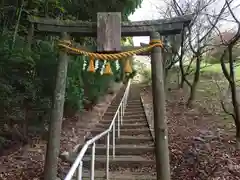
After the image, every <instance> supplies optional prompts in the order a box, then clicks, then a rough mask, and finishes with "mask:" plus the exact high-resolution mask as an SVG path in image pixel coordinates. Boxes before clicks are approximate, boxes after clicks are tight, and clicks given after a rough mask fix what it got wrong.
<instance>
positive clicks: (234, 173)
mask: <svg viewBox="0 0 240 180" xmlns="http://www.w3.org/2000/svg"><path fill="white" fill-rule="evenodd" d="M143 99H144V102H147V103H148V104H152V95H151V88H150V87H149V88H148V89H147V88H145V90H144V92H143ZM185 99H186V92H184V91H183V90H172V91H171V92H169V93H168V100H167V103H166V111H167V112H166V113H167V122H168V132H169V148H170V158H171V173H172V174H171V175H172V179H174V180H237V179H240V173H239V172H240V153H239V152H238V151H236V149H235V143H234V141H235V140H234V139H235V138H234V135H233V128H234V127H233V126H232V122H226V121H225V122H223V121H222V119H221V116H219V114H221V113H220V110H221V108H219V106H217V105H216V104H214V103H216V101H215V100H214V99H213V98H209V96H208V95H207V94H206V92H204V91H202V92H201V96H200V98H198V99H197V101H196V106H195V107H194V108H193V109H189V108H187V107H186V106H185V104H186V103H185ZM149 109H151V108H149ZM229 123H230V125H229ZM226 127H227V128H226ZM230 127H231V128H230Z"/></svg>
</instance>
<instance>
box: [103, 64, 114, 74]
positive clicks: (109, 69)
mask: <svg viewBox="0 0 240 180" xmlns="http://www.w3.org/2000/svg"><path fill="white" fill-rule="evenodd" d="M104 74H107V75H110V74H112V69H111V65H110V63H109V62H107V63H106V66H105V71H104Z"/></svg>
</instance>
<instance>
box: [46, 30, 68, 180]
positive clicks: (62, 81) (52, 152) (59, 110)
mask: <svg viewBox="0 0 240 180" xmlns="http://www.w3.org/2000/svg"><path fill="white" fill-rule="evenodd" d="M67 39H68V36H67V34H66V33H63V40H67ZM68 60H69V57H68V55H67V53H66V52H63V51H61V52H60V53H59V62H58V71H57V76H56V87H55V91H54V98H53V103H52V113H51V120H50V126H49V132H48V144H47V154H46V160H45V166H44V180H56V179H57V167H58V156H59V151H60V136H61V129H62V119H63V108H64V100H65V89H66V78H67V68H68Z"/></svg>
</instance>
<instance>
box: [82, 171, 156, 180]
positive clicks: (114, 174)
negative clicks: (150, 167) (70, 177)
mask: <svg viewBox="0 0 240 180" xmlns="http://www.w3.org/2000/svg"><path fill="white" fill-rule="evenodd" d="M109 177H110V180H156V175H155V176H154V175H150V173H140V172H139V173H138V172H130V171H120V172H119V171H109ZM94 179H96V180H106V172H105V171H104V170H102V171H100V170H95V171H94ZM83 180H90V170H84V171H83Z"/></svg>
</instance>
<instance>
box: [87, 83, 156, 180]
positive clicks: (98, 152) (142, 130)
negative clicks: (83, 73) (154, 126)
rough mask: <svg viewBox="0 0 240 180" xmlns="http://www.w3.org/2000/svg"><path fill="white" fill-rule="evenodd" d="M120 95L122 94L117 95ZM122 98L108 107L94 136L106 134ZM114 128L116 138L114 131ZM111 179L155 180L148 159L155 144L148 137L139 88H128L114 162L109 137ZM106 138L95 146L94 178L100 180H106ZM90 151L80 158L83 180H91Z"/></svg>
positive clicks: (151, 163)
mask: <svg viewBox="0 0 240 180" xmlns="http://www.w3.org/2000/svg"><path fill="white" fill-rule="evenodd" d="M119 94H122V93H119ZM119 99H120V100H121V98H118V97H116V100H115V101H113V103H112V104H111V105H110V107H109V108H108V110H107V111H106V113H105V115H104V118H103V120H102V121H100V123H99V124H98V125H97V127H96V129H95V130H94V131H92V132H91V134H92V136H95V135H97V134H99V133H101V132H103V131H104V130H106V129H107V128H108V127H109V125H110V123H111V121H112V119H113V116H114V114H115V112H116V109H117V107H118V105H119V101H120V100H119ZM117 127H118V126H117V125H116V133H115V134H116V136H117V129H118V128H117ZM110 144H111V146H110V163H109V165H110V170H109V172H110V173H109V174H110V179H111V180H120V179H121V180H134V179H136V180H153V179H156V177H155V176H154V173H155V159H153V158H149V155H150V156H151V155H152V154H154V142H153V139H152V136H151V134H150V130H149V127H148V123H147V120H146V117H145V113H144V109H143V106H142V104H141V99H140V92H139V91H138V87H135V86H134V85H131V88H130V92H129V97H128V102H127V107H126V110H125V114H124V117H123V125H122V126H121V131H120V138H116V142H115V158H113V156H112V150H113V146H112V133H111V136H110ZM106 147H107V146H106V137H104V138H102V139H100V140H98V141H97V142H96V149H95V178H94V179H96V180H103V179H106V178H105V167H106V158H107V157H106ZM91 151H92V148H91V147H89V148H88V150H87V152H86V155H85V157H84V158H83V161H84V162H83V166H84V169H83V180H88V179H90V167H91Z"/></svg>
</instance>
